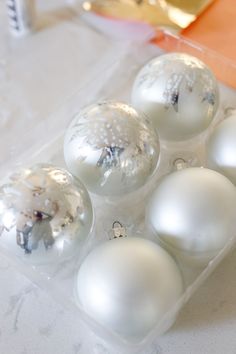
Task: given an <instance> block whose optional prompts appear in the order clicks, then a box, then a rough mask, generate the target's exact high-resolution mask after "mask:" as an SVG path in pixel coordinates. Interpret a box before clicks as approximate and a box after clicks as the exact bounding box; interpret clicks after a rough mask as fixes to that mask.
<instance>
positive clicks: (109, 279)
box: [76, 237, 183, 340]
mask: <svg viewBox="0 0 236 354" xmlns="http://www.w3.org/2000/svg"><path fill="white" fill-rule="evenodd" d="M76 293H77V301H78V303H79V304H80V306H82V307H83V309H84V310H85V311H86V312H87V314H88V315H89V316H90V317H91V318H93V319H94V320H95V321H96V322H98V323H100V324H101V325H103V326H105V327H106V328H109V330H110V331H112V332H116V333H118V334H119V335H121V336H122V337H123V338H127V339H129V340H130V339H131V340H141V339H143V338H144V337H145V336H146V335H147V334H148V333H149V332H150V331H151V330H152V329H153V327H154V326H155V325H156V324H157V322H158V321H160V320H161V319H162V317H163V316H164V314H165V313H166V312H167V311H168V310H169V309H170V308H171V307H173V305H174V304H175V303H176V301H177V300H178V298H179V297H180V296H181V295H182V293H183V280H182V276H181V273H180V271H179V269H178V267H177V265H176V263H175V261H174V260H173V258H172V257H171V256H170V255H169V254H168V253H167V252H166V251H165V250H164V249H162V248H161V247H160V246H159V245H157V244H156V243H154V242H152V241H150V240H147V239H142V238H137V237H122V238H116V239H112V240H110V241H107V242H104V243H102V244H101V245H99V246H98V247H96V248H94V249H93V250H92V252H91V253H89V254H88V256H87V257H86V258H85V260H84V261H83V263H82V265H81V267H80V269H79V272H78V276H77V282H76Z"/></svg>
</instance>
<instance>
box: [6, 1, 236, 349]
mask: <svg viewBox="0 0 236 354" xmlns="http://www.w3.org/2000/svg"><path fill="white" fill-rule="evenodd" d="M42 2H44V3H45V4H46V3H47V6H48V3H49V2H46V1H42ZM59 2H60V3H61V4H63V3H64V2H63V1H61V0H58V2H56V3H57V4H58V3H59ZM50 3H51V4H52V3H53V1H51V2H50ZM3 4H4V2H3V1H2V0H0V14H1V15H2V16H1V18H0V25H1V24H4V26H5V23H6V21H5V19H4V16H3V12H1V10H2V9H3ZM54 4H55V1H54ZM57 18H58V17H57ZM1 20H3V22H1ZM67 20H68V18H67ZM56 27H57V26H55V28H56ZM55 28H54V30H56V29H55ZM52 30H53V29H52ZM73 31H76V29H75V28H74V29H73ZM73 31H72V32H73ZM2 33H3V32H1V35H2ZM42 36H43V34H42ZM84 40H85V41H86V38H84ZM103 46H104V43H103V42H101V43H100V47H99V48H102V49H103V48H105V47H103ZM55 47H56V44H55V43H54V47H53V48H54V49H55ZM58 48H59V47H58ZM1 49H2V47H1V45H0V54H1V53H2V52H1ZM76 55H77V53H76V52H74V56H73V58H72V62H71V65H72V67H71V68H72V69H73V65H74V67H75V66H76V63H77V59H78V57H77V56H76ZM30 59H31V58H29V60H30ZM32 60H33V59H32ZM40 60H41V61H43V56H42V57H40ZM1 63H2V62H1V60H0V74H1ZM84 63H85V64H86V61H84ZM57 68H59V64H58V66H57ZM54 69H55V72H54V74H55V73H56V70H59V69H56V68H54ZM72 69H71V71H69V72H67V74H68V75H67V79H68V77H69V78H70V80H69V81H67V82H69V83H70V82H71V83H72V81H74V78H73V76H72ZM73 70H74V69H73ZM62 79H64V77H63V78H62ZM78 79H79V75H78ZM19 80H20V76H19ZM30 84H31V81H30V78H29V85H30ZM57 85H58V86H59V85H60V82H59V81H58V83H57ZM68 85H69V84H68ZM0 88H1V85H0ZM64 89H65V90H66V92H68V91H69V90H72V86H67V87H66V88H64ZM74 89H75V88H74ZM63 95H65V91H63V90H61V91H57V92H56V94H55V93H52V95H51V96H50V97H51V99H50V97H49V96H48V97H47V100H46V101H43V102H44V106H43V108H42V101H37V100H36V101H34V100H32V101H31V102H32V111H33V112H37V115H36V118H35V119H36V120H37V117H38V116H39V113H40V114H41V115H43V114H46V113H48V111H49V110H53V109H54V108H55V105H56V103H57V101H58V100H60V99H61V97H63ZM52 98H53V99H52ZM24 99H25V98H24ZM14 102H15V100H14ZM3 103H4V102H3ZM21 103H22V101H21ZM37 105H38V106H37ZM8 106H9V105H8ZM49 106H50V107H49ZM23 108H24V107H23ZM23 108H22V109H23ZM40 109H42V110H41V111H40ZM1 113H2V114H3V113H4V111H3V110H2V111H1ZM7 113H8V112H7ZM10 113H11V112H10ZM5 114H6V112H5ZM2 122H3V121H1V124H2ZM15 124H17V123H16V119H15V120H14V119H13V120H12V122H11V126H15ZM1 128H2V125H1ZM3 128H4V129H5V128H6V130H7V129H9V125H8V124H6V125H4V127H3ZM3 128H2V129H3ZM7 138H8V137H7ZM0 255H1V256H0V282H1V285H0V303H1V306H0V354H45V353H49V354H123V353H121V352H119V353H118V352H115V353H113V351H111V350H107V349H106V348H104V346H103V345H102V344H101V343H100V342H99V341H98V340H97V339H96V338H95V337H94V336H93V334H92V333H91V332H90V331H89V330H88V329H87V328H86V327H85V325H84V324H83V323H82V322H81V321H80V319H79V318H77V317H76V316H75V315H74V314H72V313H70V312H68V311H67V310H65V309H63V308H62V307H61V306H60V305H59V304H58V303H57V302H55V300H53V299H52V298H51V297H50V296H49V295H48V294H47V293H46V292H45V291H43V290H42V289H40V288H38V287H37V286H36V285H34V284H33V283H32V282H31V281H30V280H29V279H27V278H26V277H25V276H24V275H22V274H21V273H20V272H19V271H18V270H17V269H16V268H15V267H13V266H11V265H10V264H9V263H8V261H7V260H6V259H5V258H4V256H2V254H0ZM235 272H236V251H233V253H232V254H231V255H229V256H228V257H227V259H225V260H224V262H223V263H222V264H221V265H220V266H219V267H218V268H217V269H216V271H215V272H214V273H213V274H212V275H211V276H210V278H209V279H208V280H207V282H206V283H205V284H204V285H203V286H202V287H201V288H200V289H199V290H198V291H197V293H196V294H195V295H194V296H193V297H192V299H191V300H190V301H189V303H188V304H187V305H186V306H185V307H184V309H183V310H182V312H181V314H180V315H179V318H178V320H177V322H176V324H175V325H174V326H173V328H172V329H171V330H170V331H169V332H168V333H166V334H165V335H164V336H162V337H161V338H158V339H157V340H156V341H155V343H153V346H152V350H151V354H168V353H169V354H208V353H209V354H213V353H214V354H236V336H235V331H236V277H235ZM149 349H150V348H149ZM149 349H148V350H149ZM149 352H150V351H149ZM149 352H148V354H149ZM126 354H127V353H126ZM128 354H129V353H128ZM139 354H147V351H145V350H143V351H142V353H141V352H140V353H139Z"/></svg>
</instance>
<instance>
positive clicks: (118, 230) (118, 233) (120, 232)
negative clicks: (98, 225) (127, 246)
mask: <svg viewBox="0 0 236 354" xmlns="http://www.w3.org/2000/svg"><path fill="white" fill-rule="evenodd" d="M112 234H113V235H112V237H111V239H114V238H120V237H127V235H126V229H125V227H124V226H123V225H122V224H121V222H120V221H117V220H116V221H114V222H113V224H112Z"/></svg>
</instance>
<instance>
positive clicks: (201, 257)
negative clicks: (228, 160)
mask: <svg viewBox="0 0 236 354" xmlns="http://www.w3.org/2000/svg"><path fill="white" fill-rule="evenodd" d="M235 213H236V188H235V186H234V185H233V184H232V183H231V182H230V181H229V180H228V179H227V178H226V177H225V176H223V175H221V174H220V173H218V172H216V171H213V170H210V169H207V168H197V167H196V168H186V169H183V170H180V171H178V172H174V173H172V174H170V175H168V176H166V177H165V178H164V179H163V180H162V181H161V183H160V184H159V186H158V187H157V189H156V191H155V192H154V193H153V196H152V198H151V199H150V201H149V204H148V207H147V210H146V223H147V225H148V226H149V227H150V228H151V229H152V230H153V232H154V233H155V234H156V236H157V238H158V239H159V240H160V241H161V242H162V243H163V244H164V245H165V246H166V247H167V248H168V249H169V250H171V251H173V252H174V253H175V254H177V255H178V254H181V252H182V256H183V258H185V260H188V261H189V262H190V263H192V264H193V265H194V264H195V265H198V264H199V265H202V264H204V263H207V262H209V261H210V260H211V259H212V258H213V257H214V256H216V254H217V253H218V252H219V251H220V250H221V249H222V248H223V247H224V246H225V245H226V243H227V242H229V240H230V239H231V238H233V237H234V236H235V226H236V219H235Z"/></svg>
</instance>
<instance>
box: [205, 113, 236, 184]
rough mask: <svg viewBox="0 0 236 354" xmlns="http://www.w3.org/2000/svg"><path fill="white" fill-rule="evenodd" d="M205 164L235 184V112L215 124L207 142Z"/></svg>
mask: <svg viewBox="0 0 236 354" xmlns="http://www.w3.org/2000/svg"><path fill="white" fill-rule="evenodd" d="M206 160H207V166H208V167H209V168H212V169H214V170H216V171H218V172H220V173H222V174H223V175H224V176H226V177H228V178H229V179H230V180H231V181H232V182H233V183H234V184H235V185H236V114H233V115H232V116H230V117H228V118H226V119H224V120H223V121H222V122H221V123H220V124H219V125H217V126H216V128H215V129H214V131H213V132H212V134H211V136H210V138H209V139H208V142H207V148H206Z"/></svg>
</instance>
